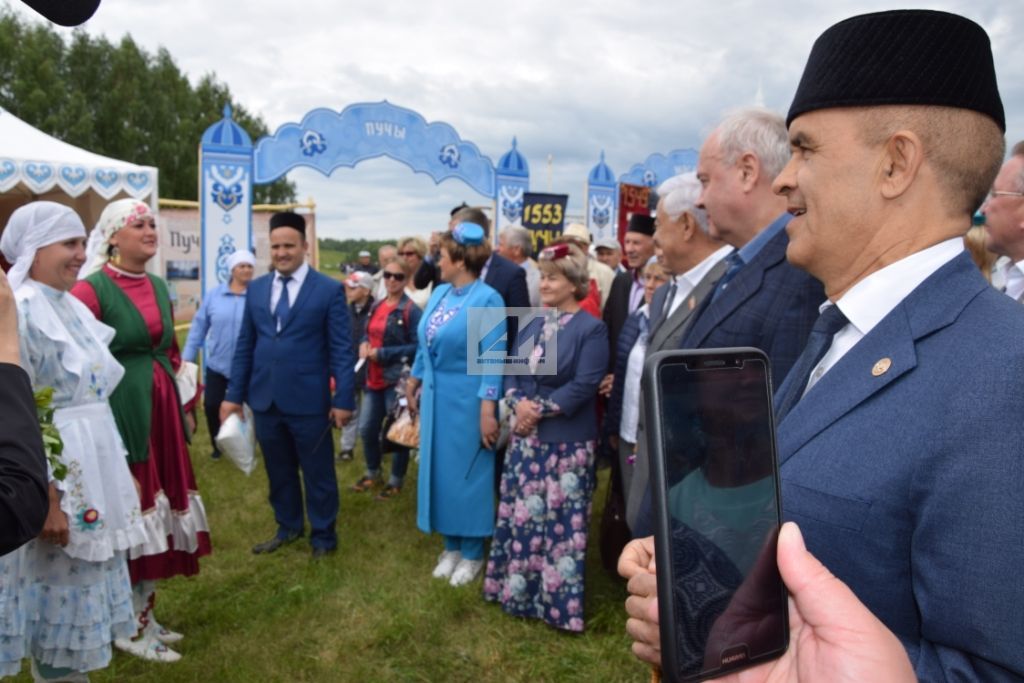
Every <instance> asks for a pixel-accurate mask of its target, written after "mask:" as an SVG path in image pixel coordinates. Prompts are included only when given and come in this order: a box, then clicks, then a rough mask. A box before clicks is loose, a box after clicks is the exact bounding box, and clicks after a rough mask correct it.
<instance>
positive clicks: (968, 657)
mask: <svg viewBox="0 0 1024 683" xmlns="http://www.w3.org/2000/svg"><path fill="white" fill-rule="evenodd" d="M896 65H898V66H896ZM788 125H789V138H790V144H791V147H792V156H791V158H790V161H789V163H788V165H787V166H786V167H785V168H784V169H783V171H782V172H781V174H780V175H779V176H778V177H777V178H776V179H775V183H774V186H775V189H776V191H777V192H779V193H780V194H781V195H784V196H785V197H786V198H787V205H788V210H789V212H790V213H791V214H792V215H793V220H792V221H791V222H790V223H789V226H788V228H787V230H788V232H789V235H790V243H789V248H788V250H787V258H788V259H789V260H790V262H792V263H794V264H796V265H798V266H799V267H801V268H804V269H806V270H807V271H808V272H810V273H812V274H814V275H815V276H816V277H818V278H819V279H820V280H821V281H822V282H823V283H824V285H825V291H826V293H827V294H828V301H827V302H826V303H825V304H823V305H822V310H821V315H820V317H819V319H818V321H817V322H816V323H815V327H814V330H813V331H812V332H811V335H810V337H809V339H808V344H807V347H806V348H805V350H804V351H803V353H802V354H801V357H800V359H799V360H798V361H797V363H796V364H795V365H794V367H793V370H792V372H791V373H790V376H789V378H788V379H787V380H786V381H785V382H784V383H783V385H782V386H781V387H780V389H779V391H778V392H777V394H776V401H775V405H776V411H777V415H778V419H779V427H778V455H779V462H780V465H781V476H782V507H783V514H784V516H785V517H786V518H787V519H790V520H793V521H796V522H798V523H799V525H800V527H801V528H802V530H803V533H804V537H805V539H806V541H807V548H808V549H809V550H810V551H811V552H813V553H814V554H815V555H816V556H817V557H818V558H819V559H821V561H822V562H823V563H824V564H825V566H826V567H828V568H829V570H831V571H832V572H833V573H834V574H835V575H836V577H838V578H839V579H841V580H842V581H844V582H845V583H846V584H848V585H849V586H850V588H851V589H853V591H854V593H855V594H856V595H857V597H858V598H859V599H860V600H861V601H863V603H864V604H865V605H866V606H867V607H868V608H869V609H870V610H871V611H872V612H873V613H874V614H875V615H876V616H877V617H878V618H879V619H880V620H881V621H882V623H884V624H885V625H886V626H887V627H888V628H889V629H891V630H892V631H893V632H894V633H895V634H896V636H897V637H899V639H900V641H901V642H902V643H903V646H904V647H905V648H906V650H907V653H908V654H909V656H910V661H911V662H912V663H913V665H914V669H915V673H916V675H917V677H918V678H919V679H920V680H922V681H948V680H956V681H1019V680H1024V648H1022V647H1021V643H1024V618H1022V612H1021V605H1024V582H1022V581H1021V580H1020V578H1019V577H1020V569H1021V567H1022V566H1024V542H1022V532H1021V528H1022V527H1021V522H1022V520H1024V495H1022V493H1021V492H1022V490H1024V420H1022V419H1021V416H1022V415H1024V348H1022V347H1021V344H1020V340H1021V339H1022V338H1024V310H1022V309H1021V307H1020V305H1019V304H1017V303H1016V302H1014V301H1013V300H1012V299H1010V298H1009V297H1006V296H1004V295H1003V294H1001V293H999V292H997V291H996V290H995V289H993V288H992V287H990V286H989V285H988V283H987V282H986V281H985V279H984V278H983V277H982V275H981V273H980V272H979V271H978V269H977V267H975V266H974V264H973V262H972V260H971V258H970V256H969V254H968V253H967V252H966V251H965V250H964V245H963V236H964V234H965V233H966V232H967V230H968V228H969V227H970V225H971V218H972V215H973V213H974V211H975V210H976V209H977V208H978V206H980V205H981V203H982V201H983V200H984V199H985V196H986V194H987V193H988V192H989V190H990V189H991V187H992V182H993V179H994V178H995V177H996V173H997V171H998V169H999V164H1000V162H1001V160H1002V156H1003V150H1004V143H1003V133H1004V131H1005V118H1004V113H1003V106H1002V102H1001V99H1000V96H999V92H998V89H997V87H996V77H995V68H994V66H993V59H992V52H991V47H990V44H989V39H988V36H987V35H986V33H985V31H984V30H983V29H982V28H981V27H980V26H978V25H977V24H975V23H974V22H972V21H970V20H968V19H965V18H963V17H960V16H957V15H953V14H947V13H944V12H934V11H925V10H901V11H895V12H882V13H877V14H869V15H863V16H859V17H854V18H852V19H848V20H846V21H844V22H840V23H839V24H836V25H835V26H833V27H831V28H830V29H828V30H827V31H826V32H825V33H824V34H823V35H822V36H821V37H820V38H819V39H818V40H817V41H816V42H815V44H814V47H813V48H812V50H811V56H810V58H809V60H808V63H807V67H806V69H805V71H804V75H803V78H802V79H801V81H800V86H799V87H798V89H797V94H796V97H795V98H794V101H793V104H792V106H791V108H790V112H789V117H788ZM638 575H639V574H638ZM650 587H651V586H650V582H649V581H648V580H646V579H644V578H643V577H640V578H639V579H638V580H637V582H636V583H634V584H633V585H632V587H631V590H633V591H634V593H636V594H637V595H638V596H643V597H641V599H639V600H634V602H633V603H632V606H631V608H630V613H631V614H632V615H633V616H634V617H639V618H641V621H642V617H643V609H644V608H645V607H649V606H650V603H649V600H650V597H651V594H650V593H649V589H650ZM642 603H646V604H642ZM638 626H640V628H639V630H638V629H637V627H638ZM641 631H643V632H644V633H646V635H647V636H649V635H650V632H649V631H646V630H645V629H644V628H643V625H642V624H640V623H639V622H634V624H633V632H634V633H638V634H639V633H640V632H641ZM641 640H646V642H647V644H648V645H649V644H650V642H651V641H650V639H649V638H646V637H642V638H641ZM640 649H641V650H642V651H644V652H646V653H648V654H650V651H649V650H647V649H646V645H641V646H640ZM884 679H885V674H884V673H883V672H880V673H879V680H884ZM751 680H755V679H754V678H752V679H751Z"/></svg>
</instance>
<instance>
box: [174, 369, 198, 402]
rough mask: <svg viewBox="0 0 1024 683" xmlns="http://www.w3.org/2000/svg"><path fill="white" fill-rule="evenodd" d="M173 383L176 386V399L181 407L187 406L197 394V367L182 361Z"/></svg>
mask: <svg viewBox="0 0 1024 683" xmlns="http://www.w3.org/2000/svg"><path fill="white" fill-rule="evenodd" d="M174 382H175V384H177V385H178V397H179V398H180V399H181V405H183V406H186V405H188V403H189V401H191V400H193V399H194V398H196V396H197V395H198V394H199V366H198V365H196V364H195V363H190V362H188V361H187V360H186V361H182V362H181V365H180V366H179V367H178V372H177V374H176V375H175V377H174Z"/></svg>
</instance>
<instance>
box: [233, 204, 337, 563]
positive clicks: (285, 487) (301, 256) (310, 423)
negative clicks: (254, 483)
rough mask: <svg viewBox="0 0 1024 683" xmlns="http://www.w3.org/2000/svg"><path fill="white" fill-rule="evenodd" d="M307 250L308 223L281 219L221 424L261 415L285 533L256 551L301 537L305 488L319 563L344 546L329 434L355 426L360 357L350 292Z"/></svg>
mask: <svg viewBox="0 0 1024 683" xmlns="http://www.w3.org/2000/svg"><path fill="white" fill-rule="evenodd" d="M306 250H307V244H306V222H305V219H303V217H302V216H300V215H298V214H296V213H292V212H283V213H278V214H275V215H274V216H273V217H272V218H271V219H270V255H271V262H272V264H273V266H274V271H273V272H271V273H269V274H267V275H264V276H262V277H259V278H257V279H255V280H253V282H252V284H251V285H249V292H248V296H247V297H246V304H245V313H244V317H243V319H242V327H241V330H240V332H239V337H238V345H237V347H236V350H235V357H234V361H233V363H232V366H231V380H230V382H229V384H228V392H227V398H226V400H225V401H224V403H223V404H222V406H221V419H222V420H223V419H225V418H226V417H227V416H228V415H230V414H231V413H237V414H239V416H241V412H242V403H243V402H244V403H248V404H249V406H250V407H251V408H252V410H253V413H254V415H255V422H256V424H255V428H256V439H257V440H258V441H259V443H260V448H261V450H262V451H263V460H264V464H265V465H266V468H267V478H268V479H269V482H270V504H271V506H272V507H273V508H274V517H275V519H276V521H277V533H276V534H275V535H274V537H273V538H271V539H270V540H268V541H265V542H263V543H259V544H257V545H256V546H254V547H253V549H252V551H253V552H254V553H257V554H259V553H272V552H274V551H275V550H277V549H278V548H280V547H281V546H282V545H284V544H286V543H290V542H291V541H294V540H296V539H298V538H299V537H301V536H302V534H303V531H304V528H305V523H304V517H303V501H302V488H303V486H305V490H306V504H305V513H306V516H308V517H309V525H310V529H311V532H310V542H311V544H312V546H313V558H314V559H317V558H320V557H322V556H324V555H326V554H328V553H330V552H333V551H334V550H335V549H336V548H337V545H338V537H337V534H336V532H335V528H334V527H335V520H336V519H337V516H338V482H337V478H336V476H335V471H334V446H333V443H334V442H333V439H332V438H331V436H330V434H329V433H328V432H329V431H330V429H331V427H332V426H334V427H339V428H340V427H342V426H344V425H345V424H346V423H347V422H348V421H349V420H350V419H351V417H352V411H353V409H354V408H355V396H354V390H353V387H354V378H353V367H354V365H355V353H354V350H353V345H352V332H351V330H350V326H349V320H348V307H347V305H346V302H345V293H344V291H343V289H342V285H341V283H340V282H337V281H335V280H333V279H331V278H329V277H327V276H326V275H321V274H320V273H318V272H316V271H315V270H312V269H311V268H310V267H309V265H308V264H307V263H306ZM332 377H333V378H334V380H335V384H336V389H335V393H334V396H333V397H332V396H331V392H330V381H331V378H332ZM300 471H301V474H302V482H301V484H300V481H299V473H300Z"/></svg>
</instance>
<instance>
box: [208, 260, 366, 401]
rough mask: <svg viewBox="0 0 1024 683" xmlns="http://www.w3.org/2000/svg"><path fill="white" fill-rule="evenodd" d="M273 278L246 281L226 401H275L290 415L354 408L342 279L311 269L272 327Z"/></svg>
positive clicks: (349, 335) (352, 359)
mask: <svg viewBox="0 0 1024 683" xmlns="http://www.w3.org/2000/svg"><path fill="white" fill-rule="evenodd" d="M273 279H274V273H269V274H267V275H263V276H261V277H258V278H256V279H255V280H253V281H252V283H251V284H250V285H249V290H248V292H247V294H246V301H245V313H244V315H243V316H242V328H241V330H240V331H239V335H238V344H237V345H236V347H235V357H234V360H233V362H232V364H231V381H230V382H229V384H228V392H227V400H228V401H231V402H233V403H242V402H243V401H244V402H245V403H248V404H249V406H250V407H251V408H252V409H253V410H256V411H265V410H269V409H270V406H271V405H276V406H277V409H278V410H280V411H281V412H282V413H285V414H291V415H323V416H324V417H326V416H327V413H328V411H329V410H330V409H331V408H332V407H334V408H344V409H346V410H353V409H354V408H355V394H354V390H353V386H354V381H355V379H354V376H353V368H354V366H355V362H356V357H355V353H354V350H353V345H352V329H351V325H350V323H349V314H348V305H347V304H346V302H345V292H344V291H343V285H342V284H341V283H340V282H338V281H336V280H333V279H331V278H329V277H327V276H326V275H322V274H320V273H318V272H316V271H315V270H313V269H312V268H310V270H309V273H308V274H307V275H306V279H305V280H304V281H303V283H302V287H301V288H300V289H299V295H298V296H297V297H295V302H294V303H293V304H292V306H291V312H290V314H289V315H288V319H287V320H286V321H285V323H284V324H283V325H282V326H281V331H280V332H278V331H277V329H276V328H277V324H276V322H275V320H274V316H273V314H272V313H271V311H270V285H271V283H272V282H273ZM332 376H333V377H334V381H335V383H336V389H335V393H334V398H333V401H332V399H331V392H330V381H331V377H332Z"/></svg>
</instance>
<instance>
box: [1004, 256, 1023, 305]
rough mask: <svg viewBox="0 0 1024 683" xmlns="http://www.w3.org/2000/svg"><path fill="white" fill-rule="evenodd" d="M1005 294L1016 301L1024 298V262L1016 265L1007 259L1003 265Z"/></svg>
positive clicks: (1018, 262)
mask: <svg viewBox="0 0 1024 683" xmlns="http://www.w3.org/2000/svg"><path fill="white" fill-rule="evenodd" d="M1000 271H1001V272H1002V276H1003V277H1002V282H1003V292H1005V293H1006V296H1008V297H1010V298H1011V299H1013V300H1014V301H1021V300H1022V299H1021V297H1024V261H1017V262H1016V263H1014V262H1013V261H1010V260H1009V259H1007V260H1006V261H1005V262H1003V263H1002V264H1001V268H1000Z"/></svg>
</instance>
